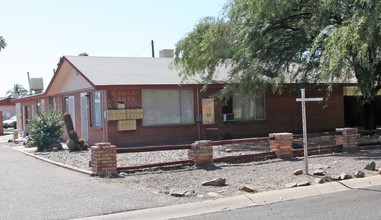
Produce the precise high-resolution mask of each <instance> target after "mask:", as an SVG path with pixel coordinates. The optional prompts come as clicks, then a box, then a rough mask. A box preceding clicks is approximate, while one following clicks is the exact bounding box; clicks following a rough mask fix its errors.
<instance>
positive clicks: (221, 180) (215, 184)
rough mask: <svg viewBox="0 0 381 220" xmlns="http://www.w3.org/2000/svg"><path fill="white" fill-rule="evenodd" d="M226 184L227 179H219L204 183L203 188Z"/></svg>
mask: <svg viewBox="0 0 381 220" xmlns="http://www.w3.org/2000/svg"><path fill="white" fill-rule="evenodd" d="M225 184H226V179H224V178H218V179H214V180H210V181H206V182H203V183H202V184H201V185H203V186H224V185H225Z"/></svg>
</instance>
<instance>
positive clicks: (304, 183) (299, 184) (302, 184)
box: [298, 181, 310, 186]
mask: <svg viewBox="0 0 381 220" xmlns="http://www.w3.org/2000/svg"><path fill="white" fill-rule="evenodd" d="M308 185H310V182H308V181H303V182H300V183H298V186H308Z"/></svg>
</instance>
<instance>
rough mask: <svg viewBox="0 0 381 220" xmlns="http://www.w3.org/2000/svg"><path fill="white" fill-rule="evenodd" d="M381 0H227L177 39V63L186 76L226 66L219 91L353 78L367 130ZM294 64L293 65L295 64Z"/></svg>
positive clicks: (376, 84) (380, 49)
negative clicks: (217, 15) (225, 79)
mask: <svg viewBox="0 0 381 220" xmlns="http://www.w3.org/2000/svg"><path fill="white" fill-rule="evenodd" d="M380 11H381V1H379V0H302V1H301V0H231V1H229V2H228V3H227V4H226V6H225V8H224V14H223V16H222V18H205V19H203V20H202V21H201V22H200V23H198V24H197V25H196V27H195V28H194V30H193V31H192V32H190V33H189V34H187V35H186V36H185V37H184V38H183V39H181V40H180V41H179V42H178V43H177V44H176V51H175V59H174V65H175V67H177V68H178V69H179V70H180V71H181V74H182V76H183V77H184V78H186V77H189V76H193V75H201V76H203V77H204V78H205V82H206V83H207V82H208V80H210V79H211V78H213V76H214V74H215V73H214V70H215V69H216V68H217V67H218V66H220V65H229V66H231V70H230V72H229V80H228V83H227V84H226V86H225V88H224V89H223V90H222V91H221V93H220V95H228V94H230V93H231V91H233V89H234V87H236V86H237V85H238V87H239V89H240V91H241V93H242V94H247V93H250V94H255V93H258V92H263V90H264V89H267V88H268V85H272V88H273V90H274V91H281V89H282V85H283V84H284V82H286V81H287V80H293V81H294V82H299V83H303V82H308V83H311V82H312V83H313V82H327V81H328V82H331V83H333V82H337V80H347V79H348V78H350V77H351V76H353V77H355V78H356V79H357V82H358V84H357V85H358V90H359V91H361V93H362V100H363V106H364V110H365V111H364V112H365V115H364V116H365V118H366V119H367V120H366V121H365V125H364V127H365V128H366V129H371V128H375V120H374V112H373V109H374V104H375V96H376V94H377V91H379V90H380V89H381V13H380ZM293 64H297V65H296V66H295V65H293Z"/></svg>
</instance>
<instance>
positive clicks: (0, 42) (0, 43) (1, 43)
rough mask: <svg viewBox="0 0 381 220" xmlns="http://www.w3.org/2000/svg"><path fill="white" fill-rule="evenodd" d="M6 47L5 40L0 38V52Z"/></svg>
mask: <svg viewBox="0 0 381 220" xmlns="http://www.w3.org/2000/svg"><path fill="white" fill-rule="evenodd" d="M6 46H7V43H5V40H4V38H3V37H2V36H0V51H1V50H2V49H4V48H5V47H6Z"/></svg>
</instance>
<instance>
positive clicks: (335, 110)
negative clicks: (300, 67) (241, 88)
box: [105, 86, 344, 145]
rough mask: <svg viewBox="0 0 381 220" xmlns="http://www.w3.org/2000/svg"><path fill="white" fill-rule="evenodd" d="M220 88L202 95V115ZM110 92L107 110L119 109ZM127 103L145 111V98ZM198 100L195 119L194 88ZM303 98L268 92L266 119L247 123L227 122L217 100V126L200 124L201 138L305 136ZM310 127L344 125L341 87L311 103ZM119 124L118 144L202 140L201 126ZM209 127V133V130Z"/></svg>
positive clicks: (111, 128) (112, 133)
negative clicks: (204, 102)
mask: <svg viewBox="0 0 381 220" xmlns="http://www.w3.org/2000/svg"><path fill="white" fill-rule="evenodd" d="M217 91H218V89H208V90H207V91H206V92H203V93H201V92H199V100H198V102H199V111H200V114H201V113H202V103H201V102H202V98H209V97H210V96H211V95H212V94H215V93H216V92H217ZM111 93H112V91H107V100H108V101H107V106H106V107H107V109H116V106H117V103H118V93H114V94H111ZM126 93H128V94H132V93H134V94H141V92H140V90H121V91H120V93H119V94H120V95H123V94H126ZM306 96H307V97H308V98H312V97H325V96H326V93H325V91H324V89H322V88H319V87H318V88H316V89H314V90H312V91H309V90H307V91H306ZM134 97H136V98H135V99H131V100H130V102H127V103H126V108H142V101H141V95H137V96H134ZM193 97H194V102H193V103H194V120H196V114H197V89H193ZM298 97H300V92H299V91H297V92H294V93H290V92H288V91H284V93H283V94H282V95H277V94H273V93H272V92H270V91H269V92H267V93H266V98H265V106H266V119H265V120H259V121H247V122H238V121H235V122H223V121H222V103H221V101H220V100H218V99H216V100H215V124H213V125H202V123H200V125H199V126H200V139H201V140H205V139H220V138H223V137H229V138H236V137H245V136H267V135H268V133H274V132H284V131H287V132H292V133H301V131H302V122H301V104H300V102H296V98H298ZM306 111H307V127H308V131H309V132H318V131H328V130H334V129H335V128H337V127H343V126H344V101H343V88H342V86H337V87H335V88H334V89H333V91H332V94H331V96H330V97H329V99H328V100H326V101H323V102H320V103H318V102H310V103H307V108H306ZM116 123H117V122H116V121H108V122H106V123H105V126H107V128H106V131H107V141H108V142H111V143H112V144H116V145H126V144H141V143H146V144H149V143H169V142H180V141H195V140H198V139H199V135H198V124H197V123H196V122H195V123H194V124H190V125H165V126H143V125H142V120H137V130H134V131H117V130H116V129H117V127H116ZM208 128H209V130H208ZM210 129H211V130H210Z"/></svg>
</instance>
